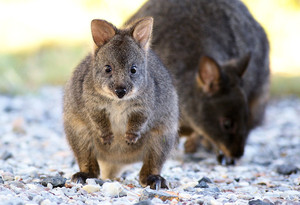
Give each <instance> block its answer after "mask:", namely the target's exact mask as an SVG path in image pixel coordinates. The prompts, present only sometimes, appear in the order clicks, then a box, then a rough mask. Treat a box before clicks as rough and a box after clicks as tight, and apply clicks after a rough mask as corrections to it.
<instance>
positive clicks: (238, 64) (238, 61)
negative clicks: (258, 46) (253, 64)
mask: <svg viewBox="0 0 300 205" xmlns="http://www.w3.org/2000/svg"><path fill="white" fill-rule="evenodd" d="M250 59H251V53H250V52H249V53H247V54H245V55H244V56H242V57H240V58H234V59H231V60H229V61H228V62H226V63H225V64H224V66H226V67H228V68H229V69H232V70H233V72H234V73H235V74H236V75H237V76H239V77H240V78H241V77H243V75H244V73H245V72H246V70H247V68H248V65H249V62H250Z"/></svg>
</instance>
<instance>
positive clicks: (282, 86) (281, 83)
mask: <svg viewBox="0 0 300 205" xmlns="http://www.w3.org/2000/svg"><path fill="white" fill-rule="evenodd" d="M287 95H296V96H298V97H300V76H292V77H291V76H282V75H273V76H272V78H271V97H283V96H287Z"/></svg>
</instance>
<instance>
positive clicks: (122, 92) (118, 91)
mask: <svg viewBox="0 0 300 205" xmlns="http://www.w3.org/2000/svg"><path fill="white" fill-rule="evenodd" d="M115 93H116V95H117V96H118V98H122V97H124V95H125V94H126V88H124V87H119V88H116V89H115Z"/></svg>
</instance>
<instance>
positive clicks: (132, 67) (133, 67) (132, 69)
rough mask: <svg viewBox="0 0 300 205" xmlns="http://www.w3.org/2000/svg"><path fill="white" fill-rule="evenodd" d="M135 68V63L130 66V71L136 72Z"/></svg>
mask: <svg viewBox="0 0 300 205" xmlns="http://www.w3.org/2000/svg"><path fill="white" fill-rule="evenodd" d="M136 69H137V67H136V65H133V66H131V68H130V73H132V74H135V73H136Z"/></svg>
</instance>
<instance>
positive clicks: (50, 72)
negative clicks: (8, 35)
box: [0, 43, 300, 97]
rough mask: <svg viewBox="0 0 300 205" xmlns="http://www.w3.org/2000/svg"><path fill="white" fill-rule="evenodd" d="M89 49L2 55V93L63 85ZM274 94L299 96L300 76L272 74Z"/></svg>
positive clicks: (45, 48)
mask: <svg viewBox="0 0 300 205" xmlns="http://www.w3.org/2000/svg"><path fill="white" fill-rule="evenodd" d="M89 51H90V46H88V45H84V44H83V43H82V44H77V45H69V46H66V45H64V46H62V45H60V44H49V45H44V46H42V47H40V48H39V49H37V50H34V51H31V52H28V51H27V52H25V51H24V52H19V53H13V54H0V93H6V94H22V93H26V92H34V91H36V90H37V89H38V88H39V87H41V86H43V85H63V84H64V83H65V82H66V81H67V79H68V78H69V77H70V75H71V73H72V71H73V69H74V68H75V66H76V65H78V63H79V62H80V61H81V60H82V59H83V58H84V56H86V55H87V53H88V52H89ZM270 92H271V96H272V97H284V96H287V95H296V96H299V97H300V76H293V77H289V76H284V75H279V74H274V75H272V78H271V91H270Z"/></svg>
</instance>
